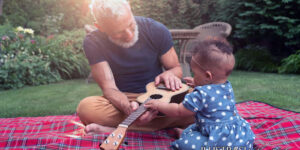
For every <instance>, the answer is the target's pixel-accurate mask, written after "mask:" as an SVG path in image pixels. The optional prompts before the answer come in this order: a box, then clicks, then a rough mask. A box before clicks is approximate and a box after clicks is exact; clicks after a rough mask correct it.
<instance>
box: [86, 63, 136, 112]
mask: <svg viewBox="0 0 300 150" xmlns="http://www.w3.org/2000/svg"><path fill="white" fill-rule="evenodd" d="M91 69H92V75H93V78H94V80H95V81H96V82H97V83H98V85H99V86H100V88H101V89H102V92H103V96H104V97H105V98H106V99H108V100H109V101H110V102H111V103H112V104H113V105H114V106H115V107H117V108H118V109H119V110H120V111H122V112H124V113H126V114H130V113H131V111H132V109H131V107H130V103H129V101H128V98H127V96H126V95H125V94H124V93H122V92H121V91H119V89H118V87H117V86H116V83H115V79H114V76H113V73H112V71H111V68H110V66H109V64H108V63H107V62H106V61H104V62H100V63H97V64H94V65H91Z"/></svg>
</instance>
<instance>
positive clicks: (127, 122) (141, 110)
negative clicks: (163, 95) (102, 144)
mask: <svg viewBox="0 0 300 150" xmlns="http://www.w3.org/2000/svg"><path fill="white" fill-rule="evenodd" d="M149 100H151V98H148V99H147V100H146V101H145V102H144V103H143V104H141V105H140V106H139V108H138V109H137V110H136V111H134V112H133V113H131V114H130V115H129V116H128V117H127V118H126V119H125V120H124V121H123V122H122V123H121V124H120V125H125V126H130V125H131V124H132V123H133V122H134V121H135V120H136V119H137V118H138V117H139V116H140V115H142V114H143V113H144V112H145V111H146V110H147V109H146V108H145V107H144V104H145V103H147V102H148V101H149Z"/></svg>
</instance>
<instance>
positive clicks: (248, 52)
mask: <svg viewBox="0 0 300 150" xmlns="http://www.w3.org/2000/svg"><path fill="white" fill-rule="evenodd" d="M235 58H236V64H235V68H236V69H240V70H247V71H261V72H277V68H278V63H277V62H276V60H275V59H274V58H273V56H272V55H271V54H270V53H269V52H268V51H267V50H266V49H264V48H261V47H255V46H249V47H247V48H245V49H241V50H239V51H237V52H236V53H235Z"/></svg>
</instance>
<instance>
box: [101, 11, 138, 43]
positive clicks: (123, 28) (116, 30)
mask: <svg viewBox="0 0 300 150" xmlns="http://www.w3.org/2000/svg"><path fill="white" fill-rule="evenodd" d="M126 9H127V8H126ZM101 27H102V32H104V33H106V35H107V36H108V37H109V40H110V41H111V42H113V43H114V44H116V45H118V46H121V47H124V48H128V47H131V46H133V45H134V44H135V43H136V42H137V40H138V26H137V24H136V21H135V19H134V17H133V15H132V13H131V10H130V9H129V8H128V9H127V11H126V13H125V14H124V15H121V16H119V17H118V18H117V19H116V18H110V19H105V23H103V25H102V26H101Z"/></svg>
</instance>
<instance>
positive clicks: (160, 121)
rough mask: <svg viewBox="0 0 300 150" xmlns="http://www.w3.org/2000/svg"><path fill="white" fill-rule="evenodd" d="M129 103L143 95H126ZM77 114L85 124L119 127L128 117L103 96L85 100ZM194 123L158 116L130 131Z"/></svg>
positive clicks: (191, 118) (151, 129)
mask: <svg viewBox="0 0 300 150" xmlns="http://www.w3.org/2000/svg"><path fill="white" fill-rule="evenodd" d="M125 94H126V95H127V97H128V99H129V101H135V100H136V98H137V97H138V96H139V95H141V94H136V93H125ZM77 114H78V116H79V118H80V120H81V121H82V122H83V123H84V124H85V125H87V124H91V123H97V124H100V125H103V126H109V127H117V126H118V125H119V124H120V123H121V122H122V121H123V120H124V119H125V118H126V117H127V115H126V114H124V113H123V112H121V111H119V110H118V109H117V108H115V107H114V106H113V105H112V103H111V102H110V101H108V100H107V99H105V98H104V97H103V96H91V97H87V98H85V99H83V100H82V101H81V102H80V103H79V105H78V107H77ZM193 122H194V117H193V116H192V117H166V116H158V117H157V118H155V119H153V120H152V121H151V122H149V123H148V124H146V125H142V126H137V125H135V124H134V123H133V124H132V125H131V126H130V127H129V129H130V130H141V131H155V130H160V129H164V128H172V127H180V128H185V127H187V126H188V125H190V124H192V123H193Z"/></svg>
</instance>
